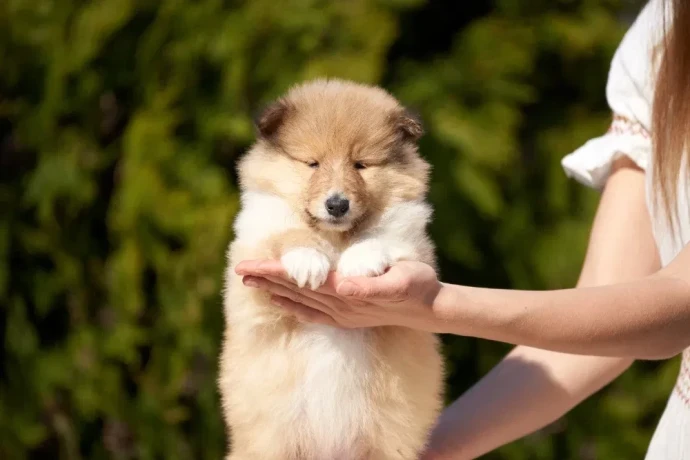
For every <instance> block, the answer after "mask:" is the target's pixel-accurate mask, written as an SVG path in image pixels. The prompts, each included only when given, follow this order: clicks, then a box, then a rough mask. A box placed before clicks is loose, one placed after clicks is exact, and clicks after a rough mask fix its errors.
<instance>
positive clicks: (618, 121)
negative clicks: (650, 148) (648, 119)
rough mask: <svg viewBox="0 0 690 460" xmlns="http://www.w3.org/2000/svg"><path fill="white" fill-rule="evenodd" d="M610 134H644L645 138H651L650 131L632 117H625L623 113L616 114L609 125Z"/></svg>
mask: <svg viewBox="0 0 690 460" xmlns="http://www.w3.org/2000/svg"><path fill="white" fill-rule="evenodd" d="M608 133H609V134H618V135H623V134H626V135H632V136H642V137H644V138H645V139H649V138H650V134H649V131H647V129H646V128H645V127H644V126H642V125H641V124H640V123H638V122H636V121H633V120H631V119H630V118H627V117H624V116H622V115H618V114H614V115H613V121H612V122H611V125H610V126H609V130H608Z"/></svg>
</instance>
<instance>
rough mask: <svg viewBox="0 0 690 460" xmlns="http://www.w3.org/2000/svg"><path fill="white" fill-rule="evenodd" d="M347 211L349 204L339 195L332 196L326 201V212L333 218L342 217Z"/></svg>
mask: <svg viewBox="0 0 690 460" xmlns="http://www.w3.org/2000/svg"><path fill="white" fill-rule="evenodd" d="M348 209H350V202H349V201H348V199H347V198H343V197H342V196H340V195H333V196H331V197H330V198H328V199H327V200H326V210H327V211H328V214H330V215H331V216H333V217H343V216H344V215H345V214H346V213H347V211H348Z"/></svg>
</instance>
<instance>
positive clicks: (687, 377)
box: [674, 349, 690, 407]
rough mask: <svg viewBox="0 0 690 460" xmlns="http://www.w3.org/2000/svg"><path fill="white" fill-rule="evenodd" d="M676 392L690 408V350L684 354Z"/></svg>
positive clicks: (675, 388)
mask: <svg viewBox="0 0 690 460" xmlns="http://www.w3.org/2000/svg"><path fill="white" fill-rule="evenodd" d="M674 390H675V392H676V394H677V395H678V396H680V399H681V400H682V401H683V402H684V403H685V405H686V406H687V407H690V349H687V350H685V351H684V352H683V360H682V362H681V365H680V374H679V375H678V381H677V382H676V386H675V387H674Z"/></svg>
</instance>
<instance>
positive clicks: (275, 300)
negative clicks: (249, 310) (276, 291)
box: [271, 297, 283, 307]
mask: <svg viewBox="0 0 690 460" xmlns="http://www.w3.org/2000/svg"><path fill="white" fill-rule="evenodd" d="M271 303H272V304H273V305H275V306H277V307H282V306H283V302H281V301H280V299H278V298H276V297H271Z"/></svg>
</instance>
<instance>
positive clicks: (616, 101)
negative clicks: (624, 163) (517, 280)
mask: <svg viewBox="0 0 690 460" xmlns="http://www.w3.org/2000/svg"><path fill="white" fill-rule="evenodd" d="M663 8H664V1H663V0H650V1H649V2H648V3H647V5H645V7H644V9H643V10H642V12H641V13H640V15H639V16H638V17H637V19H636V20H635V22H634V24H633V25H632V26H631V27H630V29H629V30H628V32H627V33H626V35H625V37H624V38H623V41H622V42H621V44H620V45H619V47H618V49H617V51H616V53H615V55H614V57H613V61H612V63H611V68H610V71H609V79H608V84H607V87H606V97H607V100H608V103H609V106H610V107H611V111H612V112H613V122H612V123H611V126H610V128H609V130H608V132H607V133H606V134H604V135H603V136H601V137H598V138H595V139H592V140H590V141H588V142H587V143H585V144H584V145H583V146H582V147H580V148H579V149H577V150H576V151H574V152H573V153H571V154H569V155H567V156H566V157H565V158H563V161H562V165H563V168H564V170H565V172H566V174H567V175H568V176H570V177H573V178H574V179H576V180H578V181H579V182H581V183H583V184H585V185H587V186H589V187H593V188H596V189H601V188H603V186H604V184H605V182H606V179H607V178H608V175H609V173H610V170H611V165H612V163H613V161H614V160H615V159H617V158H618V157H620V156H623V155H624V156H626V157H629V158H630V159H631V160H633V161H634V162H635V163H636V164H637V165H638V166H639V167H640V168H642V169H643V170H645V174H646V182H647V185H646V191H647V208H648V209H649V213H650V216H651V220H652V227H653V233H654V239H655V241H656V244H657V248H658V250H659V256H660V259H661V263H662V265H666V264H668V263H669V262H670V261H671V260H673V258H674V257H676V255H677V254H678V253H679V252H680V251H681V249H682V248H683V247H684V246H685V245H686V244H687V243H688V241H689V240H690V206H688V203H689V201H690V200H688V196H689V195H690V183H688V180H687V177H686V176H687V175H686V174H681V175H680V179H679V183H678V203H677V208H678V216H679V219H678V220H679V222H678V227H679V228H678V230H679V231H678V232H677V233H676V237H675V238H674V237H673V236H672V235H673V234H672V232H671V231H670V228H669V227H668V225H667V223H666V219H665V218H664V216H663V214H662V210H661V209H657V208H656V207H655V205H654V202H653V200H652V198H653V197H654V193H655V191H654V189H653V188H652V166H653V165H652V161H651V156H652V148H651V136H650V131H651V118H652V100H653V95H654V81H655V78H656V68H655V66H654V64H653V61H652V58H651V53H652V50H653V48H654V47H655V46H657V45H658V44H659V43H660V40H661V39H662V37H663V19H664V18H663V14H667V23H670V15H668V13H669V12H668V11H666V12H665V11H664V9H663ZM688 97H690V95H688ZM682 170H683V171H684V170H685V164H683V165H682ZM688 333H689V334H690V331H689V332H688ZM686 459H687V460H690V349H688V350H686V351H685V352H684V353H683V361H682V365H681V371H680V375H679V376H678V381H677V383H676V386H675V388H674V390H673V393H672V394H671V396H670V397H669V400H668V404H667V406H666V410H665V411H664V414H663V416H662V418H661V421H660V422H659V425H658V426H657V429H656V432H655V434H654V437H653V438H652V441H651V444H650V446H649V449H648V451H647V456H646V460H686Z"/></svg>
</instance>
